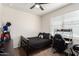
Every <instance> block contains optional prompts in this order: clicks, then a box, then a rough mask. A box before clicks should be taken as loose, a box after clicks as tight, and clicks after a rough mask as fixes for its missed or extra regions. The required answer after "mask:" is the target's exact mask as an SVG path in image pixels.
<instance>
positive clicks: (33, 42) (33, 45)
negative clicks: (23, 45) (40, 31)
mask: <svg viewBox="0 0 79 59" xmlns="http://www.w3.org/2000/svg"><path fill="white" fill-rule="evenodd" d="M51 42H52V41H51V39H42V38H36V39H35V38H34V39H33V38H29V41H28V43H29V49H30V50H36V49H40V48H44V47H47V46H49V45H50V44H51Z"/></svg>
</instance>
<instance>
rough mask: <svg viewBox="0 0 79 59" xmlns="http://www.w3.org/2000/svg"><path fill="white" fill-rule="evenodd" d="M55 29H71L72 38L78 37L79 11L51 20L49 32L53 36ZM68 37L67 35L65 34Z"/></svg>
mask: <svg viewBox="0 0 79 59" xmlns="http://www.w3.org/2000/svg"><path fill="white" fill-rule="evenodd" d="M55 29H72V30H73V36H74V37H79V10H77V11H74V12H71V13H67V14H64V15H61V16H58V17H55V18H53V17H52V19H51V21H50V32H51V34H52V35H54V31H55ZM65 35H68V33H65Z"/></svg>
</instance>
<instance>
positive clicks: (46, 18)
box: [42, 3, 79, 32]
mask: <svg viewBox="0 0 79 59" xmlns="http://www.w3.org/2000/svg"><path fill="white" fill-rule="evenodd" d="M75 10H79V3H74V4H69V5H67V6H65V7H63V8H60V9H57V10H55V11H53V12H50V13H48V14H45V15H43V16H42V32H50V19H51V18H52V19H53V17H56V16H59V15H63V14H66V13H69V12H72V11H75Z"/></svg>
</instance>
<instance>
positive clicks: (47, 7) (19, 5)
mask: <svg viewBox="0 0 79 59" xmlns="http://www.w3.org/2000/svg"><path fill="white" fill-rule="evenodd" d="M67 4H68V3H48V4H43V5H42V7H43V8H44V9H45V10H43V11H42V10H41V9H40V8H36V7H34V8H33V9H30V7H31V6H33V5H34V3H4V4H3V5H4V6H8V7H11V8H15V9H17V10H21V11H25V12H28V13H31V14H35V15H40V16H41V15H44V14H46V13H49V12H51V11H54V10H56V9H58V8H61V7H64V6H65V5H67Z"/></svg>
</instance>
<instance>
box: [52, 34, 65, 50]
mask: <svg viewBox="0 0 79 59" xmlns="http://www.w3.org/2000/svg"><path fill="white" fill-rule="evenodd" d="M53 41H54V43H53V48H55V49H56V50H58V51H63V50H65V48H66V43H65V41H64V39H63V38H62V36H61V35H60V34H55V36H54V39H53Z"/></svg>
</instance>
